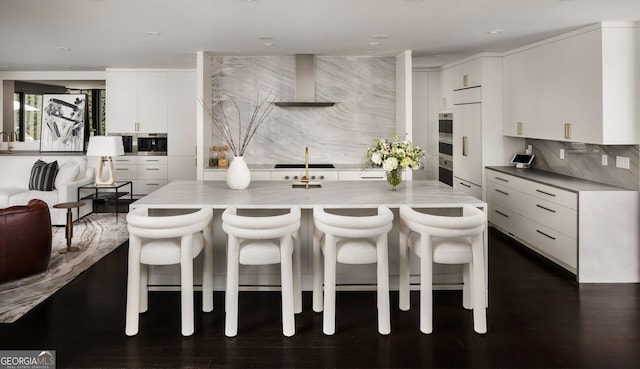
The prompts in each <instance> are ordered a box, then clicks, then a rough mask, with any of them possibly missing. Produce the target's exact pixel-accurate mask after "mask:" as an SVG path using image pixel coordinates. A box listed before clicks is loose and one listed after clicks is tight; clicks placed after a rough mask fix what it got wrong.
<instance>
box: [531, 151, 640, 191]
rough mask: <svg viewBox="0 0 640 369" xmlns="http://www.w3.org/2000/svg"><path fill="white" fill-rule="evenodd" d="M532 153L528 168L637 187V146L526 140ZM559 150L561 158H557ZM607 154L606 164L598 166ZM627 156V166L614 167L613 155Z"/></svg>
mask: <svg viewBox="0 0 640 369" xmlns="http://www.w3.org/2000/svg"><path fill="white" fill-rule="evenodd" d="M526 145H531V146H532V149H533V154H534V155H535V156H536V157H535V159H534V161H533V164H532V167H533V168H536V169H541V170H546V171H549V172H554V173H559V174H565V175H569V176H572V177H577V178H582V179H587V180H590V181H595V182H600V183H606V184H610V185H613V186H618V187H622V188H626V189H630V190H634V191H637V190H640V176H639V171H640V152H639V149H638V145H594V144H584V143H573V142H560V141H547V140H536V139H527V140H526ZM560 149H564V150H565V158H564V160H563V159H560ZM603 155H607V161H608V165H606V166H605V165H602V156H603ZM617 156H622V157H627V158H629V162H630V165H629V168H630V169H623V168H617V167H616V157H617Z"/></svg>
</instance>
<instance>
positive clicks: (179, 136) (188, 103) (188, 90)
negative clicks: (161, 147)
mask: <svg viewBox="0 0 640 369" xmlns="http://www.w3.org/2000/svg"><path fill="white" fill-rule="evenodd" d="M167 77H168V78H167V86H168V94H167V96H168V101H169V103H168V105H167V122H168V128H167V130H168V134H167V136H168V141H167V146H168V149H167V153H168V155H169V156H190V157H193V158H195V156H196V107H197V104H198V101H197V99H196V73H195V71H171V72H168V76H167ZM194 172H195V169H194Z"/></svg>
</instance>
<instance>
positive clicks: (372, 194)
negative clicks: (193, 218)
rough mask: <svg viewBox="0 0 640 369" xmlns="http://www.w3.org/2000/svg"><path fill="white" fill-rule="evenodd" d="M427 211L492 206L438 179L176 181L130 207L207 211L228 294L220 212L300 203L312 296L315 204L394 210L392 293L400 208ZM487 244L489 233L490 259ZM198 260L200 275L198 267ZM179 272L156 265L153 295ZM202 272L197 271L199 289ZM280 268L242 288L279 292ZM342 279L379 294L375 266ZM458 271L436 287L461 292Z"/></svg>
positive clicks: (341, 271)
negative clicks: (296, 184)
mask: <svg viewBox="0 0 640 369" xmlns="http://www.w3.org/2000/svg"><path fill="white" fill-rule="evenodd" d="M405 204H406V205H410V206H412V207H415V208H420V209H428V210H425V211H429V212H432V213H434V214H447V215H457V214H459V212H460V208H461V207H462V206H463V205H472V206H477V207H479V208H482V209H483V210H486V203H485V202H483V201H481V200H478V199H476V198H474V197H471V196H469V195H466V194H465V193H462V192H459V191H456V190H454V189H452V188H451V187H449V186H447V185H444V184H442V183H440V182H437V181H404V182H402V184H401V185H400V186H399V187H398V190H397V191H391V188H390V186H389V184H388V183H386V182H385V181H362V180H360V181H324V182H322V187H321V188H310V189H308V190H306V189H304V188H292V185H291V183H290V182H284V181H254V182H251V184H250V185H249V188H247V189H245V190H231V189H229V188H228V187H227V185H226V183H225V182H221V181H174V182H171V183H169V184H168V185H166V186H164V187H162V188H160V189H158V190H156V191H154V192H152V193H151V194H149V195H147V196H145V197H143V198H142V199H140V200H138V201H136V202H134V203H132V204H131V208H132V209H133V208H139V207H146V208H149V209H150V213H152V214H156V215H163V214H172V213H173V214H175V213H179V212H182V211H184V209H194V208H202V207H208V208H211V209H213V212H214V226H213V230H214V289H216V290H223V289H224V280H225V273H226V268H225V264H226V234H225V233H224V231H223V230H222V225H221V223H222V222H221V217H220V215H221V213H222V211H223V210H224V209H225V208H227V207H228V206H236V207H238V208H239V209H250V210H247V211H253V212H256V213H260V212H264V211H266V210H265V209H285V208H288V207H290V206H292V205H298V206H300V207H301V209H302V210H303V213H302V226H301V234H302V240H301V249H302V250H301V251H302V286H303V289H305V290H311V277H312V276H311V234H312V218H311V214H312V213H311V209H313V207H314V206H324V207H327V208H334V209H339V210H340V211H342V212H344V213H360V214H365V213H366V212H367V211H368V209H374V208H376V207H377V206H379V205H387V206H388V207H389V208H391V209H392V210H393V212H394V216H395V220H394V227H393V229H392V230H391V232H390V233H389V273H390V285H391V288H392V289H397V286H398V278H397V277H398V225H397V220H398V208H399V207H400V206H401V205H405ZM486 248H487V242H486V234H485V255H487V252H486ZM416 259H417V258H413V259H412V263H411V270H412V277H411V283H412V285H414V287H415V286H417V283H418V275H415V276H414V275H413V274H416V273H417V272H418V270H419V269H418V260H416ZM200 262H201V261H200V260H199V259H197V260H196V270H197V269H198V268H199V267H200V266H199V263H200ZM179 275H180V274H179V269H178V267H177V266H163V267H152V268H151V275H150V278H149V285H150V288H152V289H172V288H177V287H178V286H179V282H180V280H179ZM198 275H199V273H198V272H197V271H196V272H195V273H194V280H195V283H199V282H200V281H199V280H198ZM279 275H280V272H279V266H277V265H275V266H247V265H243V266H242V268H241V270H240V283H241V285H242V286H243V287H244V288H248V289H270V288H273V287H272V286H279V284H280V282H279ZM337 281H338V283H339V285H341V288H343V289H347V288H348V289H373V288H375V281H376V279H375V265H373V266H372V265H340V266H339V268H338V276H337ZM461 282H462V278H461V269H460V266H458V265H436V267H435V269H434V284H435V287H434V288H440V289H459V288H461Z"/></svg>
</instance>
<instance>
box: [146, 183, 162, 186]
mask: <svg viewBox="0 0 640 369" xmlns="http://www.w3.org/2000/svg"><path fill="white" fill-rule="evenodd" d="M159 185H160V183H147V184H146V186H159Z"/></svg>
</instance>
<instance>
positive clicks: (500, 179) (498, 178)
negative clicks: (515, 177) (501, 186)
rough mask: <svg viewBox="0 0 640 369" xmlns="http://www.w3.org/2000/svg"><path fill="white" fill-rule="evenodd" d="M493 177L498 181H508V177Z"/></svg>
mask: <svg viewBox="0 0 640 369" xmlns="http://www.w3.org/2000/svg"><path fill="white" fill-rule="evenodd" d="M494 178H495V179H497V180H498V181H502V182H507V183H509V180H508V179H504V178H500V177H494Z"/></svg>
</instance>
